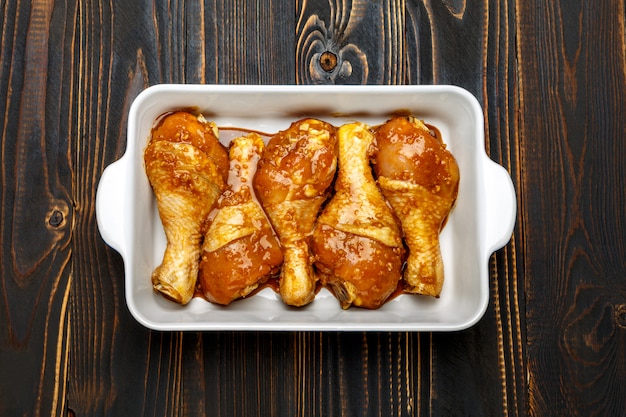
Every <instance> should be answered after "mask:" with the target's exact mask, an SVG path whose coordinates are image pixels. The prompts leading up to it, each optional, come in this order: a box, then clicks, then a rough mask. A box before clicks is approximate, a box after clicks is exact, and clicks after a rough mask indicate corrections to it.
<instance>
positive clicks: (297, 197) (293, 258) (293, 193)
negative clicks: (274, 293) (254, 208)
mask: <svg viewBox="0 0 626 417" xmlns="http://www.w3.org/2000/svg"><path fill="white" fill-rule="evenodd" d="M336 167H337V150H336V132H335V128H334V127H333V126H332V125H330V124H328V123H326V122H323V121H320V120H316V119H303V120H299V121H297V122H294V123H293V124H291V126H290V127H289V128H287V129H286V130H284V131H281V132H278V133H277V134H276V135H274V136H273V137H272V138H271V139H270V141H269V142H268V144H267V147H266V149H265V152H264V154H263V156H262V157H261V159H260V160H259V163H258V167H257V172H256V175H255V177H254V189H255V191H256V193H257V196H258V197H259V200H260V201H261V204H262V206H263V208H264V209H265V212H266V213H267V215H268V217H269V218H270V221H271V223H272V225H273V226H274V230H275V231H276V233H277V235H278V237H279V240H280V243H281V245H282V248H283V256H284V262H283V266H282V270H281V274H280V277H279V293H280V296H281V298H282V299H283V301H284V302H285V303H286V304H288V305H291V306H303V305H306V304H308V303H310V302H311V301H312V300H313V298H314V297H315V290H316V285H317V284H316V283H317V277H316V275H315V273H314V271H313V267H312V263H313V260H312V256H311V254H310V250H309V240H310V236H311V234H312V232H313V227H314V225H315V220H316V218H317V215H318V212H319V210H320V207H321V205H322V203H324V201H325V200H326V199H327V198H328V191H329V188H330V185H331V183H332V181H333V178H334V175H335V171H336Z"/></svg>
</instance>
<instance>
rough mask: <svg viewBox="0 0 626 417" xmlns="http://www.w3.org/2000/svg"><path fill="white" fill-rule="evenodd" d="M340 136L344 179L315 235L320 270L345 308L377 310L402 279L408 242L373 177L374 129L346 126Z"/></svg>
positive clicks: (340, 176)
mask: <svg viewBox="0 0 626 417" xmlns="http://www.w3.org/2000/svg"><path fill="white" fill-rule="evenodd" d="M337 136H338V141H339V173H338V174H337V180H336V182H335V194H334V195H333V197H332V198H331V200H330V201H329V202H328V205H327V206H326V207H325V208H324V210H323V211H322V214H321V215H320V217H319V218H318V221H317V225H316V227H315V231H314V232H313V243H312V249H313V252H314V254H315V260H316V263H315V265H316V267H317V268H318V269H319V271H320V273H321V274H322V280H323V282H325V283H326V284H328V285H330V287H331V288H332V289H333V292H334V293H335V296H336V297H337V298H338V299H339V301H340V303H341V306H342V307H343V308H348V307H349V306H350V305H352V304H354V305H355V306H360V307H365V308H371V309H374V308H378V307H380V306H381V305H382V304H383V303H384V302H385V300H387V298H388V297H389V296H390V295H391V294H392V293H393V292H394V290H395V289H396V288H397V287H398V283H399V281H400V280H401V278H402V264H403V261H404V260H403V255H404V247H403V243H402V237H401V234H400V228H399V226H398V224H397V223H396V219H395V218H394V217H393V213H392V210H391V208H390V207H389V206H388V205H387V203H386V202H385V200H384V198H383V196H382V195H381V193H380V191H379V189H378V187H377V186H376V183H375V181H374V178H373V176H372V169H371V166H370V164H369V157H370V150H371V149H372V148H371V147H370V145H371V144H372V142H373V141H374V136H373V134H372V133H371V131H370V130H369V127H368V126H367V125H364V124H361V123H352V124H347V125H343V126H341V127H340V128H339V130H338V132H337Z"/></svg>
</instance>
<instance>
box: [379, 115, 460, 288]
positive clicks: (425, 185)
mask: <svg viewBox="0 0 626 417" xmlns="http://www.w3.org/2000/svg"><path fill="white" fill-rule="evenodd" d="M375 134H376V141H377V147H378V150H377V152H376V155H375V158H374V171H375V173H376V175H377V177H378V184H379V186H380V188H381V190H382V192H383V194H384V196H385V197H386V198H387V200H388V201H389V203H390V204H391V206H392V207H393V209H394V211H395V213H396V215H397V217H398V218H399V219H400V221H401V225H402V230H403V234H404V239H405V241H406V244H407V247H408V250H409V255H408V258H407V265H406V269H405V271H404V281H405V284H406V287H405V291H406V292H410V293H416V294H425V295H430V296H435V297H438V296H439V295H440V293H441V289H442V286H443V280H444V273H443V260H442V257H441V249H440V245H439V233H440V232H441V229H442V227H443V225H444V224H445V221H446V219H447V217H448V214H449V213H450V210H451V209H452V207H453V205H454V203H455V201H456V197H457V193H458V184H459V167H458V165H457V163H456V160H455V159H454V157H453V156H452V154H451V153H450V152H449V151H447V150H446V148H445V145H444V144H443V143H442V142H440V141H439V140H438V139H437V138H435V137H433V136H432V135H431V133H430V131H429V129H428V127H426V126H425V125H424V124H423V123H422V122H421V121H420V120H418V119H416V118H414V117H397V118H393V119H391V120H389V121H388V122H386V123H384V124H383V125H381V126H380V127H379V128H378V129H377V130H376V132H375Z"/></svg>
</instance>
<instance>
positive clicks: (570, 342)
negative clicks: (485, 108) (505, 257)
mask: <svg viewBox="0 0 626 417" xmlns="http://www.w3.org/2000/svg"><path fill="white" fill-rule="evenodd" d="M517 8H518V23H517V25H518V27H519V36H518V47H519V53H518V62H519V65H518V73H519V84H520V118H519V128H520V144H521V160H522V166H523V170H522V177H521V184H520V185H521V192H522V193H523V195H525V196H526V198H525V199H524V200H523V201H522V206H521V207H522V210H523V214H524V216H525V218H526V224H525V225H524V229H525V238H524V242H523V243H524V246H523V251H524V254H525V265H524V268H525V275H526V285H525V289H526V300H527V303H526V316H527V336H528V347H527V356H528V384H529V387H528V388H529V413H530V414H532V415H534V416H548V415H555V414H561V415H563V414H565V415H570V416H583V415H585V416H588V415H621V414H623V412H624V409H625V408H626V402H625V398H626V395H625V391H624V390H625V387H626V344H625V343H624V341H625V338H624V335H625V333H624V324H623V322H622V321H620V315H619V311H622V310H621V309H623V306H624V304H625V300H626V287H625V286H624V276H625V274H626V263H625V261H624V259H626V243H625V242H626V226H625V224H624V213H623V207H624V205H625V203H626V187H624V180H623V178H624V177H625V174H626V170H625V168H624V163H623V162H624V155H626V152H625V151H626V149H625V142H624V137H625V136H626V120H625V119H624V112H625V108H624V106H625V104H626V59H625V54H624V50H625V44H624V40H625V39H626V38H625V33H624V26H625V18H626V15H625V12H624V2H623V1H601V2H594V3H593V4H591V3H589V2H584V1H554V2H550V3H544V2H536V1H531V2H518V5H517Z"/></svg>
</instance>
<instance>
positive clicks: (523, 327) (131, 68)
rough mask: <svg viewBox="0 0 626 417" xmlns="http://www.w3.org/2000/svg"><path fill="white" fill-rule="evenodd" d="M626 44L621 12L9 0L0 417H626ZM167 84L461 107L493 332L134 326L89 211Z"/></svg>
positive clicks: (563, 6)
mask: <svg viewBox="0 0 626 417" xmlns="http://www.w3.org/2000/svg"><path fill="white" fill-rule="evenodd" d="M625 26H626V14H625V4H624V0H614V1H610V0H598V1H586V0H555V1H539V0H529V1H511V0H503V1H495V0H489V1H466V0H404V1H398V0H385V1H356V0H355V1H352V2H350V1H343V0H336V1H330V0H328V1H324V0H316V1H304V0H296V1H295V2H294V1H279V0H275V1H264V2H251V1H245V0H236V1H232V2H226V1H207V2H202V1H197V0H190V1H182V0H170V1H160V0H156V1H121V0H109V1H89V0H88V1H81V2H77V1H73V0H68V1H51V0H50V1H38V0H33V1H31V2H27V1H17V0H8V1H0V48H1V50H0V59H1V61H0V115H2V117H1V121H0V134H1V138H2V140H1V147H0V159H1V166H0V187H1V190H0V213H1V216H2V223H1V225H0V246H1V251H0V261H1V268H2V269H1V277H0V323H1V326H0V375H1V377H2V378H0V415H1V416H18V415H19V416H48V415H53V416H80V417H83V416H203V415H219V416H251V415H259V416H269V415H283V416H295V415H302V416H309V415H324V416H331V415H332V416H336V415H347V416H352V415H380V416H391V415H394V416H395V415H398V416H407V415H415V416H431V415H432V416H501V415H511V416H523V415H532V416H556V415H563V416H592V415H593V416H623V415H626V411H625V410H626V261H625V259H626V216H625V210H624V207H625V206H626V180H625V178H626V168H625V167H626V165H625V164H624V162H626V42H625V39H626V33H625ZM325 51H328V52H331V53H333V54H334V56H336V57H337V59H338V62H337V63H335V62H333V59H332V55H328V54H327V55H325V57H326V58H325V59H323V60H321V61H320V60H317V59H314V57H317V56H319V53H321V52H325ZM328 58H331V59H328ZM345 61H347V62H349V63H350V64H351V67H352V70H351V71H340V70H339V68H340V67H341V65H340V64H341V63H342V62H345ZM335 64H337V65H335ZM166 82H167V83H224V84H228V83H232V84H311V83H335V84H364V83H367V84H455V85H459V86H462V87H464V88H466V89H468V90H469V91H471V92H472V93H473V94H475V95H476V97H477V98H478V100H479V101H480V103H481V105H482V107H483V109H484V114H485V133H486V143H485V147H486V149H487V152H488V154H489V155H490V157H491V158H492V159H493V160H495V161H496V162H498V163H500V164H501V165H503V166H504V167H505V168H506V169H508V170H509V172H510V173H511V177H512V179H513V182H514V184H515V188H516V190H517V194H518V215H517V223H516V227H515V231H514V234H513V236H512V239H511V241H510V242H509V244H508V245H507V246H506V247H505V248H503V249H501V250H499V251H498V252H497V253H495V254H494V255H493V256H492V257H491V260H490V292H491V299H490V304H489V308H488V311H487V312H486V314H485V316H484V318H483V319H482V320H481V321H480V322H479V323H478V324H477V325H475V326H474V327H472V328H470V329H468V330H465V331H460V332H456V333H432V334H431V333H316V332H311V333H299V332H293V333H278V334H276V333H238V332H215V333H195V332H188V333H180V332H173V333H170V332H164V333H162V332H154V331H150V330H147V329H145V328H143V327H142V326H141V325H139V324H138V323H137V322H136V321H135V320H134V319H133V318H132V317H131V316H130V314H129V311H128V309H127V307H126V304H125V299H124V291H123V285H124V267H123V264H122V260H121V257H120V256H119V255H118V254H117V253H116V252H115V251H114V250H112V249H111V248H109V247H108V246H107V245H106V244H105V243H104V242H103V241H102V239H101V237H100V234H99V232H98V230H97V226H96V221H95V204H94V200H95V194H96V187H97V184H98V180H99V178H100V175H101V173H102V171H103V169H104V168H105V167H106V166H107V165H108V164H110V163H111V162H113V161H115V160H116V159H117V158H119V157H120V156H121V155H122V154H123V153H124V150H125V144H126V122H127V114H128V110H129V105H130V103H131V102H132V100H133V99H134V98H135V97H136V96H137V94H138V93H139V92H141V91H142V90H143V89H144V88H146V87H148V86H150V85H153V84H158V83H166Z"/></svg>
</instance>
